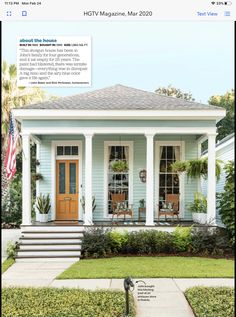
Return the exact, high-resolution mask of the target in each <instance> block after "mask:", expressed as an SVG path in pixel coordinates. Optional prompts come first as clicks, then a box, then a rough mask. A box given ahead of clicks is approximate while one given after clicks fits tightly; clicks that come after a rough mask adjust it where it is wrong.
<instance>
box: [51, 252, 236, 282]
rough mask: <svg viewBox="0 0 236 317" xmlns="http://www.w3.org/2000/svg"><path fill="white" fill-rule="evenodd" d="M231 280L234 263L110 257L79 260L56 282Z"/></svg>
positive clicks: (166, 258) (188, 258)
mask: <svg viewBox="0 0 236 317" xmlns="http://www.w3.org/2000/svg"><path fill="white" fill-rule="evenodd" d="M129 275H130V276H132V277H143V278H144V277H147V278H148V277H233V276H234V261H233V260H226V259H210V258H201V257H173V256H171V257H114V258H107V259H92V260H90V259H89V260H80V261H79V262H76V263H75V264H73V265H72V266H71V267H69V268H68V269H67V270H65V271H64V272H63V273H62V274H60V275H59V276H58V277H57V279H79V278H124V277H126V276H129Z"/></svg>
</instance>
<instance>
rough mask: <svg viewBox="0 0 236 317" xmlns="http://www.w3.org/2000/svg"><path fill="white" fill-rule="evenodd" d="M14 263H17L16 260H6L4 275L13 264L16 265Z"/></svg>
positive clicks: (3, 264) (3, 269)
mask: <svg viewBox="0 0 236 317" xmlns="http://www.w3.org/2000/svg"><path fill="white" fill-rule="evenodd" d="M14 263H15V260H14V259H12V258H8V259H6V260H5V261H4V262H3V263H2V274H3V273H4V272H6V270H8V269H9V267H10V266H12V264H14Z"/></svg>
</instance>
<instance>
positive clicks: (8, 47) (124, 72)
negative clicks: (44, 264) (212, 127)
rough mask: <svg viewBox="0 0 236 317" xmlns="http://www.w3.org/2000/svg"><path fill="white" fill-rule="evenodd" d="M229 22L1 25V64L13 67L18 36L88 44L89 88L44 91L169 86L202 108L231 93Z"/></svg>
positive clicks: (60, 90) (62, 91) (64, 93)
mask: <svg viewBox="0 0 236 317" xmlns="http://www.w3.org/2000/svg"><path fill="white" fill-rule="evenodd" d="M233 34H234V33H233V23H232V22H168V21H166V22H143V21H142V22H112V21H111V22H29V21H27V22H3V31H2V36H3V39H2V58H3V60H6V61H7V62H8V63H9V64H11V63H16V40H17V37H18V36H22V35H25V36H33V35H35V36H45V35H48V36H55V35H58V36H59V35H60V36H66V35H68V36H86V35H90V36H91V38H92V85H91V87H89V88H61V87H58V88H47V89H46V88H43V89H45V90H47V91H48V92H49V94H52V95H56V96H67V95H74V94H77V93H81V92H86V91H90V90H95V89H100V88H103V87H108V86H112V85H115V84H123V85H126V86H130V87H135V88H139V89H143V90H147V91H155V89H157V88H158V87H160V86H164V87H166V86H168V85H170V84H171V85H172V86H175V87H176V88H180V89H182V90H183V91H185V92H191V93H192V95H193V97H194V98H195V100H196V101H199V102H203V103H207V101H208V100H209V97H210V96H212V95H216V94H217V95H219V94H224V93H225V92H226V91H228V90H230V89H232V88H233V80H234V72H233V69H234V49H233V45H234V40H233Z"/></svg>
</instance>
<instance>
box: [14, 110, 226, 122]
mask: <svg viewBox="0 0 236 317" xmlns="http://www.w3.org/2000/svg"><path fill="white" fill-rule="evenodd" d="M13 115H14V117H15V119H17V120H18V121H22V120H59V119H67V120H73V119H80V120H86V119H91V120H94V119H101V120H111V119H116V120H118V119H120V120H140V119H144V120H216V122H218V121H219V120H221V119H222V118H224V117H225V115H226V110H225V109H214V110H213V109H212V110H209V109H201V110H193V109H191V110H186V109H185V110H77V109H70V110H69V109H13Z"/></svg>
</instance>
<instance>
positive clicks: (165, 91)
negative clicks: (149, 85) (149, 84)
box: [155, 85, 195, 101]
mask: <svg viewBox="0 0 236 317" xmlns="http://www.w3.org/2000/svg"><path fill="white" fill-rule="evenodd" d="M155 93H157V94H159V95H164V96H171V97H175V98H181V99H185V100H188V101H194V100H195V99H194V98H193V96H192V94H191V93H190V92H183V91H182V90H181V89H179V88H175V87H173V86H171V85H169V86H167V87H159V88H157V89H156V90H155Z"/></svg>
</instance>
